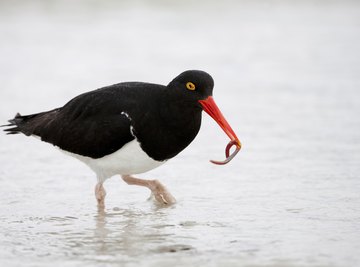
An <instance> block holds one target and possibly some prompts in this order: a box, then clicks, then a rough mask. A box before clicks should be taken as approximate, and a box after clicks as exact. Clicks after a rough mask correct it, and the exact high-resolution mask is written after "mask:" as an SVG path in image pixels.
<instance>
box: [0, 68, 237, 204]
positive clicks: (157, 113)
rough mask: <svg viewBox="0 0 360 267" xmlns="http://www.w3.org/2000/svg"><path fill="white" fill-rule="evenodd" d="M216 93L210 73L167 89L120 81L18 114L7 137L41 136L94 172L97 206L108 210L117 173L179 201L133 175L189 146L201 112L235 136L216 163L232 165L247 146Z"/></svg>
mask: <svg viewBox="0 0 360 267" xmlns="http://www.w3.org/2000/svg"><path fill="white" fill-rule="evenodd" d="M213 88H214V80H213V78H212V77H211V75H210V74H208V73H207V72H205V71H201V70H187V71H184V72H182V73H181V74H179V75H178V76H176V77H175V78H174V79H173V80H172V81H170V83H169V84H168V85H160V84H154V83H146V82H121V83H117V84H113V85H110V86H106V87H102V88H99V89H96V90H93V91H89V92H85V93H83V94H80V95H78V96H76V97H75V98H73V99H71V100H70V101H69V102H68V103H66V104H65V105H64V106H62V107H60V108H55V109H52V110H50V111H45V112H40V113H36V114H31V115H24V116H23V115H20V114H19V113H17V114H16V116H15V117H14V118H13V119H11V120H9V121H8V122H9V124H6V125H2V126H6V127H7V128H6V129H4V131H5V132H7V134H18V133H22V134H24V135H26V136H34V137H38V138H40V139H41V140H42V141H44V142H47V143H50V144H52V145H54V146H55V147H57V148H59V149H60V150H61V151H63V152H65V153H66V154H68V155H70V156H72V157H74V158H77V159H78V160H80V161H82V162H83V163H85V164H86V165H87V166H88V167H90V169H92V170H93V171H94V172H95V174H96V177H97V183H96V186H95V197H96V200H97V205H98V206H99V207H104V206H105V196H106V191H105V188H104V185H103V184H104V182H105V181H106V180H107V179H108V178H110V177H112V176H115V175H120V176H121V178H122V179H123V180H124V181H125V182H126V183H127V184H129V185H138V186H143V187H147V188H148V189H150V191H151V195H152V196H153V197H154V199H155V202H156V203H159V204H163V205H172V204H174V203H175V202H176V199H175V198H174V196H173V195H172V194H171V193H170V192H169V191H168V189H167V188H166V187H165V186H164V185H163V184H162V183H161V182H160V181H159V180H157V179H154V180H145V179H140V178H136V177H135V176H134V175H136V174H140V173H145V172H147V171H150V170H152V169H154V168H157V167H159V166H161V165H162V164H164V163H166V162H167V161H168V160H169V159H171V158H173V157H175V156H176V155H177V154H179V153H180V152H181V151H182V150H183V149H185V148H186V147H187V146H188V145H189V144H190V143H191V142H192V141H193V140H194V138H195V137H196V135H197V134H198V132H199V130H200V126H201V119H202V111H205V112H206V113H208V114H209V115H210V116H211V117H212V118H213V119H214V120H215V121H216V122H217V123H218V125H219V126H220V127H221V128H222V129H223V131H224V132H225V133H226V134H227V136H228V137H229V138H230V142H229V143H228V145H227V147H226V151H225V156H226V159H225V160H223V161H211V162H212V163H214V164H220V165H221V164H226V163H228V162H229V161H231V160H232V159H233V158H234V157H235V155H236V154H237V152H238V151H239V150H240V148H241V143H240V141H239V139H238V137H237V136H236V134H235V132H234V131H233V129H232V128H231V126H230V125H229V123H228V122H227V121H226V119H225V117H224V116H223V115H222V113H221V111H220V109H219V108H218V106H217V105H216V103H215V101H214V98H213V96H212V93H213ZM9 127H10V128H9ZM232 147H235V151H234V152H232V153H231V154H230V150H231V149H232Z"/></svg>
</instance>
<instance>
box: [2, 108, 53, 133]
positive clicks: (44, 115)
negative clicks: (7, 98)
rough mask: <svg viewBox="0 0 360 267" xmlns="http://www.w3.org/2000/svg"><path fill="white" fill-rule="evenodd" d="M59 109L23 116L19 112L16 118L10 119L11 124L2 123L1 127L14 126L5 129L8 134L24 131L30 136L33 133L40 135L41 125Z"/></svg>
mask: <svg viewBox="0 0 360 267" xmlns="http://www.w3.org/2000/svg"><path fill="white" fill-rule="evenodd" d="M57 110H58V109H55V110H51V111H47V112H41V113H37V114H31V115H26V116H22V115H20V114H19V113H17V114H16V115H15V118H13V119H11V120H9V123H10V124H7V125H2V126H1V127H11V126H14V127H11V128H8V129H5V130H4V131H5V132H6V133H7V134H18V133H23V134H25V135H28V136H29V135H32V134H35V135H39V133H38V131H39V130H38V129H39V128H40V129H41V125H42V124H43V123H46V122H47V121H48V120H49V118H51V115H52V114H53V113H54V112H56V111H57ZM39 126H40V127H39Z"/></svg>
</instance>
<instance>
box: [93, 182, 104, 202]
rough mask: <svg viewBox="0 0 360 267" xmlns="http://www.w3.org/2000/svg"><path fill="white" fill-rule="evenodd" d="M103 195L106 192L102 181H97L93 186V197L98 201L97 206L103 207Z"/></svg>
mask: <svg viewBox="0 0 360 267" xmlns="http://www.w3.org/2000/svg"><path fill="white" fill-rule="evenodd" d="M105 196H106V192H105V189H104V186H103V183H102V182H98V183H97V184H96V186H95V197H96V200H97V202H98V207H99V208H104V207H105Z"/></svg>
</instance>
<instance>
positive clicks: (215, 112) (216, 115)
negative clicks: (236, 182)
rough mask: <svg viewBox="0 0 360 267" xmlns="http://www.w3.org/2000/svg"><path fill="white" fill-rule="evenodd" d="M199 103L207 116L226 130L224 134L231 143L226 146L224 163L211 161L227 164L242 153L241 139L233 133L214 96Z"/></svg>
mask: <svg viewBox="0 0 360 267" xmlns="http://www.w3.org/2000/svg"><path fill="white" fill-rule="evenodd" d="M199 103H200V104H201V106H202V108H203V110H204V111H205V112H206V113H207V114H209V115H210V116H211V117H212V118H213V119H214V120H215V121H216V122H217V124H219V126H220V127H221V128H222V129H223V130H224V132H225V133H226V134H227V136H229V138H230V142H229V143H228V145H227V146H226V150H225V156H226V159H225V160H224V161H215V160H210V161H211V162H212V163H214V164H220V165H223V164H226V163H228V162H230V161H231V160H232V159H233V158H234V157H235V155H236V154H237V153H238V152H239V151H240V149H241V143H240V141H239V138H237V136H236V134H235V132H234V131H233V129H232V128H231V126H230V125H229V123H228V122H227V121H226V119H225V117H224V116H223V115H222V113H221V111H220V109H219V108H218V106H217V105H216V103H215V101H214V98H213V97H212V96H209V97H208V98H206V99H204V100H199ZM234 145H235V146H236V150H235V151H234V152H233V153H232V154H231V155H230V148H231V147H232V146H234Z"/></svg>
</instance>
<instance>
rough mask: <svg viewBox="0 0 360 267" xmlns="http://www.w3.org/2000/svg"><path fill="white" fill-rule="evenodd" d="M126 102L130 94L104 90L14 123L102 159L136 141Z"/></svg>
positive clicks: (88, 155)
mask: <svg viewBox="0 0 360 267" xmlns="http://www.w3.org/2000/svg"><path fill="white" fill-rule="evenodd" d="M110 89H111V88H110ZM119 96H120V97H121V96H123V98H125V99H123V100H121V99H119ZM122 103H126V95H123V94H120V95H119V94H116V92H115V91H114V90H108V89H106V88H104V89H100V90H95V91H91V92H88V93H85V94H82V95H79V96H77V97H75V98H74V99H72V100H71V101H70V102H69V103H67V104H66V105H65V106H64V107H62V108H59V109H55V110H52V111H49V112H43V113H39V114H35V115H29V116H20V117H19V116H18V117H17V118H15V119H14V120H13V121H17V122H18V123H17V124H15V125H16V126H17V127H16V128H17V130H18V131H19V132H23V133H25V134H26V135H36V136H39V137H41V140H43V141H45V142H48V143H51V144H53V145H55V146H58V147H59V148H61V149H63V150H65V151H68V152H72V153H76V154H79V155H82V156H87V157H92V158H101V157H103V156H106V155H108V154H111V153H113V152H115V151H117V150H118V149H120V148H121V147H123V146H124V145H125V144H126V143H128V142H130V141H131V140H133V139H134V136H133V135H132V133H131V121H130V120H129V119H128V118H127V117H126V114H124V113H123V109H122V106H123V105H122Z"/></svg>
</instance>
